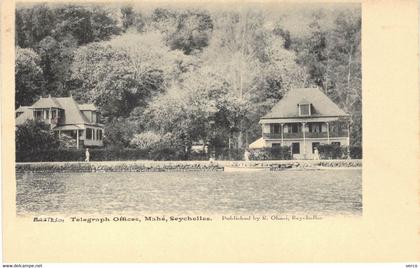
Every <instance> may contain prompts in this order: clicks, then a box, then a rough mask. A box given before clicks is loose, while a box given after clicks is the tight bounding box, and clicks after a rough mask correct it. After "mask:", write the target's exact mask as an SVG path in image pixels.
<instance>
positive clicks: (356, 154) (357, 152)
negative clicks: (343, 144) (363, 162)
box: [350, 146, 363, 159]
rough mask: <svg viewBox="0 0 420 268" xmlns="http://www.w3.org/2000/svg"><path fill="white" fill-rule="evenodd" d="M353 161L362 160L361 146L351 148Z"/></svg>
mask: <svg viewBox="0 0 420 268" xmlns="http://www.w3.org/2000/svg"><path fill="white" fill-rule="evenodd" d="M350 157H351V159H362V157H363V149H362V147H361V146H350Z"/></svg>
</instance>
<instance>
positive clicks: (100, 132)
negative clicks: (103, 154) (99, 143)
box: [97, 129, 102, 140]
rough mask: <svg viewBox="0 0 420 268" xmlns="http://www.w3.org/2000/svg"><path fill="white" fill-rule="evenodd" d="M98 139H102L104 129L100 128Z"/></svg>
mask: <svg viewBox="0 0 420 268" xmlns="http://www.w3.org/2000/svg"><path fill="white" fill-rule="evenodd" d="M97 133H98V140H102V129H98V132H97Z"/></svg>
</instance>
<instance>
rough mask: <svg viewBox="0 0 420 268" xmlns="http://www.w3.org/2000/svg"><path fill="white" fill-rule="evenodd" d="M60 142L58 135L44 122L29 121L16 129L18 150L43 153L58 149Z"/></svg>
mask: <svg viewBox="0 0 420 268" xmlns="http://www.w3.org/2000/svg"><path fill="white" fill-rule="evenodd" d="M59 145H60V142H59V140H58V137H57V135H55V134H54V132H53V131H51V130H50V127H49V126H48V125H46V124H45V123H43V122H35V121H34V120H27V121H26V122H25V123H24V124H23V125H20V126H17V127H16V150H20V151H42V150H52V149H56V148H58V147H59Z"/></svg>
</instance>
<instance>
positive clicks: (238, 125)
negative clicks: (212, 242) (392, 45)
mask: <svg viewBox="0 0 420 268" xmlns="http://www.w3.org/2000/svg"><path fill="white" fill-rule="evenodd" d="M360 28H361V18H360V7H359V6H357V5H354V6H353V5H343V6H339V5H337V7H331V6H330V7H325V8H324V7H320V6H314V7H313V8H302V7H295V8H293V9H287V8H285V9H284V10H280V9H279V10H265V9H262V8H251V7H249V8H246V7H244V8H241V9H237V10H233V9H226V10H224V11H221V10H220V9H218V8H214V7H213V8H196V9H179V8H170V7H157V8H152V9H151V10H144V9H141V8H139V7H137V6H135V5H134V6H107V5H101V6H94V5H65V6H63V5H33V6H29V7H28V6H23V7H19V8H18V9H17V11H16V46H17V49H16V106H19V105H25V104H30V103H31V102H32V101H33V100H34V99H36V98H37V97H38V96H39V95H41V94H52V95H57V96H66V95H69V94H70V93H72V94H73V96H75V97H76V98H77V99H78V100H80V101H88V102H93V103H95V104H96V105H97V106H98V108H99V110H100V111H101V112H102V114H103V118H104V123H105V125H106V131H105V133H106V135H105V142H106V144H107V145H109V146H119V147H129V146H137V147H144V146H146V145H144V144H143V143H145V144H146V143H147V144H149V143H153V142H157V140H158V139H160V140H164V139H169V140H170V143H171V144H172V145H171V146H173V148H175V147H176V148H185V149H186V151H188V150H189V148H190V147H191V145H192V144H193V143H194V142H198V141H203V142H209V143H210V144H212V145H217V146H220V147H229V148H243V147H245V146H246V145H247V144H248V143H250V142H252V141H253V140H255V139H256V138H258V137H260V135H261V129H260V126H259V124H258V121H259V118H260V117H261V116H262V115H264V114H265V113H266V112H267V111H269V110H270V109H271V108H272V107H273V105H274V104H275V103H276V102H277V101H279V100H280V99H281V98H282V97H283V96H284V94H285V93H286V92H287V91H288V90H290V89H291V88H295V87H305V86H318V87H320V88H321V89H322V90H323V91H324V92H325V93H326V94H327V95H328V96H329V97H331V98H332V99H333V100H334V101H335V102H336V103H337V104H338V105H339V106H340V107H341V108H342V109H344V110H345V111H347V112H349V113H350V114H351V115H352V127H351V129H352V133H351V135H352V136H351V141H352V145H360V144H361V131H362V130H361V126H362V124H361V119H362V118H361V103H362V101H361V47H360V43H361V42H360ZM142 139H144V141H142ZM160 144H161V143H160Z"/></svg>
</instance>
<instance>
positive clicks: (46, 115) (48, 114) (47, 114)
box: [44, 110, 50, 119]
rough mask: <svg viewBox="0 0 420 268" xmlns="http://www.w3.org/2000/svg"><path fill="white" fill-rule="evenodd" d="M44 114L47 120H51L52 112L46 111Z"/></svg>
mask: <svg viewBox="0 0 420 268" xmlns="http://www.w3.org/2000/svg"><path fill="white" fill-rule="evenodd" d="M44 112H45V119H49V117H50V111H48V110H45V111H44Z"/></svg>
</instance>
